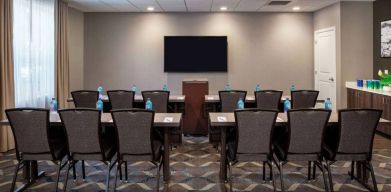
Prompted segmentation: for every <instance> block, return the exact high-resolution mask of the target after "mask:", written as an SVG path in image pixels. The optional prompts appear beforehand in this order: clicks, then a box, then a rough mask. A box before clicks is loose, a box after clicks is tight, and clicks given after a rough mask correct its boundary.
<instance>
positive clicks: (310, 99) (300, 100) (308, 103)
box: [291, 90, 319, 109]
mask: <svg viewBox="0 0 391 192" xmlns="http://www.w3.org/2000/svg"><path fill="white" fill-rule="evenodd" d="M318 95H319V91H315V90H297V91H292V92H291V99H292V109H307V108H313V107H315V105H316V101H317V100H318Z"/></svg>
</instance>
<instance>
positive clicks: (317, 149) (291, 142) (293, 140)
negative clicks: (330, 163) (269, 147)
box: [274, 109, 331, 191]
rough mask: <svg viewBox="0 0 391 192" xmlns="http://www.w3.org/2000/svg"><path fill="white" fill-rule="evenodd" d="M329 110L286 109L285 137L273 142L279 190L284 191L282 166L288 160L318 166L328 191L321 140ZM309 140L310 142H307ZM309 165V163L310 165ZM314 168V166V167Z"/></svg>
mask: <svg viewBox="0 0 391 192" xmlns="http://www.w3.org/2000/svg"><path fill="white" fill-rule="evenodd" d="M330 114H331V111H329V110H324V109H298V110H290V111H288V133H287V138H286V139H284V140H278V141H275V142H274V153H275V155H276V157H277V158H275V161H276V165H277V168H278V170H279V171H280V179H281V190H282V191H284V177H283V176H284V172H283V166H284V164H286V163H287V162H288V161H308V162H309V164H311V162H312V163H314V164H315V165H316V166H317V167H319V168H320V170H321V171H322V174H323V181H324V185H325V188H326V191H328V190H329V189H328V184H327V180H326V174H325V172H326V170H325V164H324V160H323V156H322V140H323V137H324V131H325V128H326V126H327V123H328V121H329V118H330ZM308 141H311V144H309V143H308ZM310 166H311V165H310ZM314 169H315V167H314Z"/></svg>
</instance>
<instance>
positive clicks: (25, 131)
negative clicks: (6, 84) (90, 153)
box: [5, 108, 67, 191]
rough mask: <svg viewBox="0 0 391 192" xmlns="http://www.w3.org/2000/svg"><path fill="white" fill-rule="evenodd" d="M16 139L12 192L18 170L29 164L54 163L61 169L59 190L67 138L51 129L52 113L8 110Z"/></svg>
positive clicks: (28, 109)
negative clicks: (15, 161) (44, 161)
mask: <svg viewBox="0 0 391 192" xmlns="http://www.w3.org/2000/svg"><path fill="white" fill-rule="evenodd" d="M5 113H6V115H7V119H8V120H9V122H10V125H11V129H12V132H13V135H14V139H15V148H16V160H17V161H18V163H17V165H16V167H15V173H14V177H13V179H12V185H11V189H10V191H14V189H15V182H16V178H17V176H18V171H19V170H20V169H21V168H22V167H23V166H22V165H23V164H24V163H29V161H37V160H47V161H53V162H54V163H55V164H56V165H57V166H58V171H57V180H56V191H57V190H58V181H59V178H60V171H61V169H62V168H63V167H64V166H65V165H66V162H64V163H63V164H62V163H61V162H62V160H63V159H64V157H65V156H66V154H67V147H66V144H65V143H66V142H64V141H65V138H61V137H56V136H58V134H55V133H53V132H51V129H50V128H49V123H50V122H49V110H47V109H35V108H18V109H8V110H6V111H5Z"/></svg>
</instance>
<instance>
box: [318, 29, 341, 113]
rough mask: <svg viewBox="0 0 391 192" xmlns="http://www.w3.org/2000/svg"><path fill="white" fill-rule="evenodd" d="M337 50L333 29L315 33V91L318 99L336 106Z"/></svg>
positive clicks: (334, 107)
mask: <svg viewBox="0 0 391 192" xmlns="http://www.w3.org/2000/svg"><path fill="white" fill-rule="evenodd" d="M336 54H337V48H336V38H335V27H332V28H327V29H322V30H318V31H315V89H316V90H319V99H322V100H325V99H327V98H330V99H331V102H332V103H333V109H336V104H337V100H336V99H337V86H336V77H337V75H336V74H337V71H336V70H337V56H336Z"/></svg>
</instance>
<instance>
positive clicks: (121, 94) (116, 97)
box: [107, 90, 134, 110]
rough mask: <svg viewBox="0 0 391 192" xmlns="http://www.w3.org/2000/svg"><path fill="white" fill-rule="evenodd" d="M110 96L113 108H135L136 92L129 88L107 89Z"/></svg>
mask: <svg viewBox="0 0 391 192" xmlns="http://www.w3.org/2000/svg"><path fill="white" fill-rule="evenodd" d="M107 95H108V96H109V100H110V104H111V109H112V110H117V109H131V108H133V102H134V92H133V91H127V90H113V91H107Z"/></svg>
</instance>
